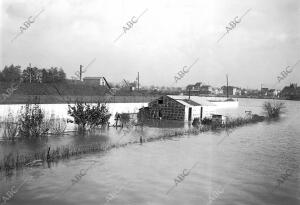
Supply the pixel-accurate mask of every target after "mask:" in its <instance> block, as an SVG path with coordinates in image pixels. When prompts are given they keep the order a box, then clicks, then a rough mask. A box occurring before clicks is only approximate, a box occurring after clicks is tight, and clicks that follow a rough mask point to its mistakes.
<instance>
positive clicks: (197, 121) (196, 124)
mask: <svg viewBox="0 0 300 205" xmlns="http://www.w3.org/2000/svg"><path fill="white" fill-rule="evenodd" d="M192 125H193V126H199V125H200V119H199V118H198V117H196V118H194V120H193V122H192Z"/></svg>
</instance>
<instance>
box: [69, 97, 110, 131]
mask: <svg viewBox="0 0 300 205" xmlns="http://www.w3.org/2000/svg"><path fill="white" fill-rule="evenodd" d="M68 108H69V109H68V114H69V115H70V116H71V117H73V119H74V121H72V122H74V123H75V124H77V125H78V126H79V128H80V129H82V130H85V129H86V127H87V126H88V127H89V128H95V127H97V126H99V125H101V126H102V125H105V124H107V123H108V120H109V118H110V116H111V114H110V113H109V112H108V109H107V107H106V104H100V102H98V103H97V105H91V104H87V103H83V102H79V101H76V102H75V105H74V106H71V105H68Z"/></svg>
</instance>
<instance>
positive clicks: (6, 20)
mask: <svg viewBox="0 0 300 205" xmlns="http://www.w3.org/2000/svg"><path fill="white" fill-rule="evenodd" d="M43 8H44V12H42V13H41V14H40V16H39V17H38V18H37V19H36V20H35V22H34V23H33V24H31V26H30V27H29V28H28V29H27V30H26V31H24V32H23V34H22V35H20V36H19V37H18V38H17V39H16V40H15V41H14V42H13V43H11V39H12V38H13V37H14V36H15V35H16V34H17V33H18V32H19V31H20V26H22V24H23V22H24V21H26V20H27V19H28V17H30V16H34V15H36V14H37V13H38V12H39V11H41V10H42V9H43ZM145 9H148V10H147V12H146V13H145V14H144V15H143V16H142V17H141V18H140V19H139V20H138V22H137V23H136V24H134V25H133V27H132V28H131V29H130V30H129V31H127V32H126V33H125V34H124V35H123V36H122V37H121V38H120V39H119V40H118V41H117V42H116V43H114V40H115V39H116V38H117V37H118V36H119V35H120V34H121V33H122V32H123V29H122V27H123V26H125V24H126V23H127V22H128V21H129V20H130V19H131V18H132V17H133V16H136V17H137V16H139V15H140V14H141V13H142V12H143V11H144V10H145ZM248 9H251V11H250V12H249V13H248V14H247V15H246V16H245V17H244V18H243V19H242V21H241V23H239V24H237V26H236V28H234V29H233V30H231V31H230V32H229V33H228V34H227V35H226V36H225V37H224V38H223V39H222V40H221V41H220V42H219V43H217V40H218V39H219V38H220V36H222V35H223V33H224V32H225V31H226V29H225V27H226V26H227V25H228V23H229V22H230V21H232V20H233V19H234V18H235V17H236V16H241V15H242V14H243V13H245V12H246V11H247V10H248ZM0 12H1V15H0V22H1V25H0V27H1V32H0V37H1V58H0V62H1V66H2V68H3V67H4V66H5V65H10V64H12V63H13V64H17V65H21V66H22V68H25V67H26V66H27V65H28V64H29V63H31V64H32V65H33V66H37V67H46V68H47V67H50V66H57V67H62V68H63V69H64V70H65V71H66V73H67V76H68V77H71V76H72V75H73V76H75V74H74V73H75V72H76V70H78V68H79V65H80V64H82V65H87V64H89V62H91V61H92V60H93V59H94V58H96V61H95V62H94V63H93V64H92V65H91V66H90V67H89V68H88V69H87V72H86V73H85V76H105V77H106V78H107V79H108V80H109V81H113V82H120V81H122V79H123V78H125V79H128V80H131V81H133V80H134V79H135V78H136V76H137V72H140V77H141V84H142V85H159V86H163V85H164V86H171V85H173V86H185V85H187V84H191V83H196V82H199V81H201V82H205V83H209V84H211V85H213V86H222V85H224V84H225V80H226V78H225V75H226V73H228V75H229V80H230V84H231V85H235V86H241V87H245V88H246V87H249V88H259V87H260V84H261V83H264V85H265V86H271V85H273V84H275V83H276V82H277V76H278V75H279V74H280V72H281V71H282V70H283V69H285V68H286V67H287V66H288V65H293V64H295V63H296V62H297V61H298V60H300V55H299V54H300V23H299V21H300V18H299V17H300V1H299V0H243V1H241V0H227V1H225V0H181V1H178V0H177V1H176V0H151V1H145V0H134V1H133V0H126V1H125V0H113V1H111V0H52V1H41V0H4V1H3V0H1V10H0ZM197 58H199V60H198V62H197V63H196V64H195V65H194V66H193V67H192V68H191V69H190V71H189V73H187V74H186V75H185V76H184V77H183V78H182V79H181V80H179V81H178V83H177V84H174V76H175V75H176V73H177V72H178V71H180V70H182V67H183V66H189V65H191V64H192V63H193V62H195V60H196V59H197ZM299 77H300V64H298V65H297V66H296V67H295V68H294V70H293V72H292V73H290V74H289V76H288V77H287V78H286V79H284V80H283V81H281V82H280V84H279V85H278V86H277V88H282V87H283V86H284V85H287V84H289V83H290V82H296V83H298V84H300V78H299Z"/></svg>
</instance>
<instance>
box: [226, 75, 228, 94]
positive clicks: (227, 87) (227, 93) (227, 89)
mask: <svg viewBox="0 0 300 205" xmlns="http://www.w3.org/2000/svg"><path fill="white" fill-rule="evenodd" d="M226 80H227V89H226V90H227V92H226V96H227V98H228V74H226Z"/></svg>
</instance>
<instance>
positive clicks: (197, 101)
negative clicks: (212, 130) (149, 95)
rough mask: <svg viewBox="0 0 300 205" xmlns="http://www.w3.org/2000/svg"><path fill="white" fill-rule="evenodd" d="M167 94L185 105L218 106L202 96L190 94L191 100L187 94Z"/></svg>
mask: <svg viewBox="0 0 300 205" xmlns="http://www.w3.org/2000/svg"><path fill="white" fill-rule="evenodd" d="M167 96H168V97H170V98H172V99H173V100H176V101H177V102H179V103H181V104H183V105H185V106H216V105H214V104H213V103H211V102H209V101H208V100H207V99H205V98H203V97H200V96H190V100H189V96H186V95H167Z"/></svg>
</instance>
